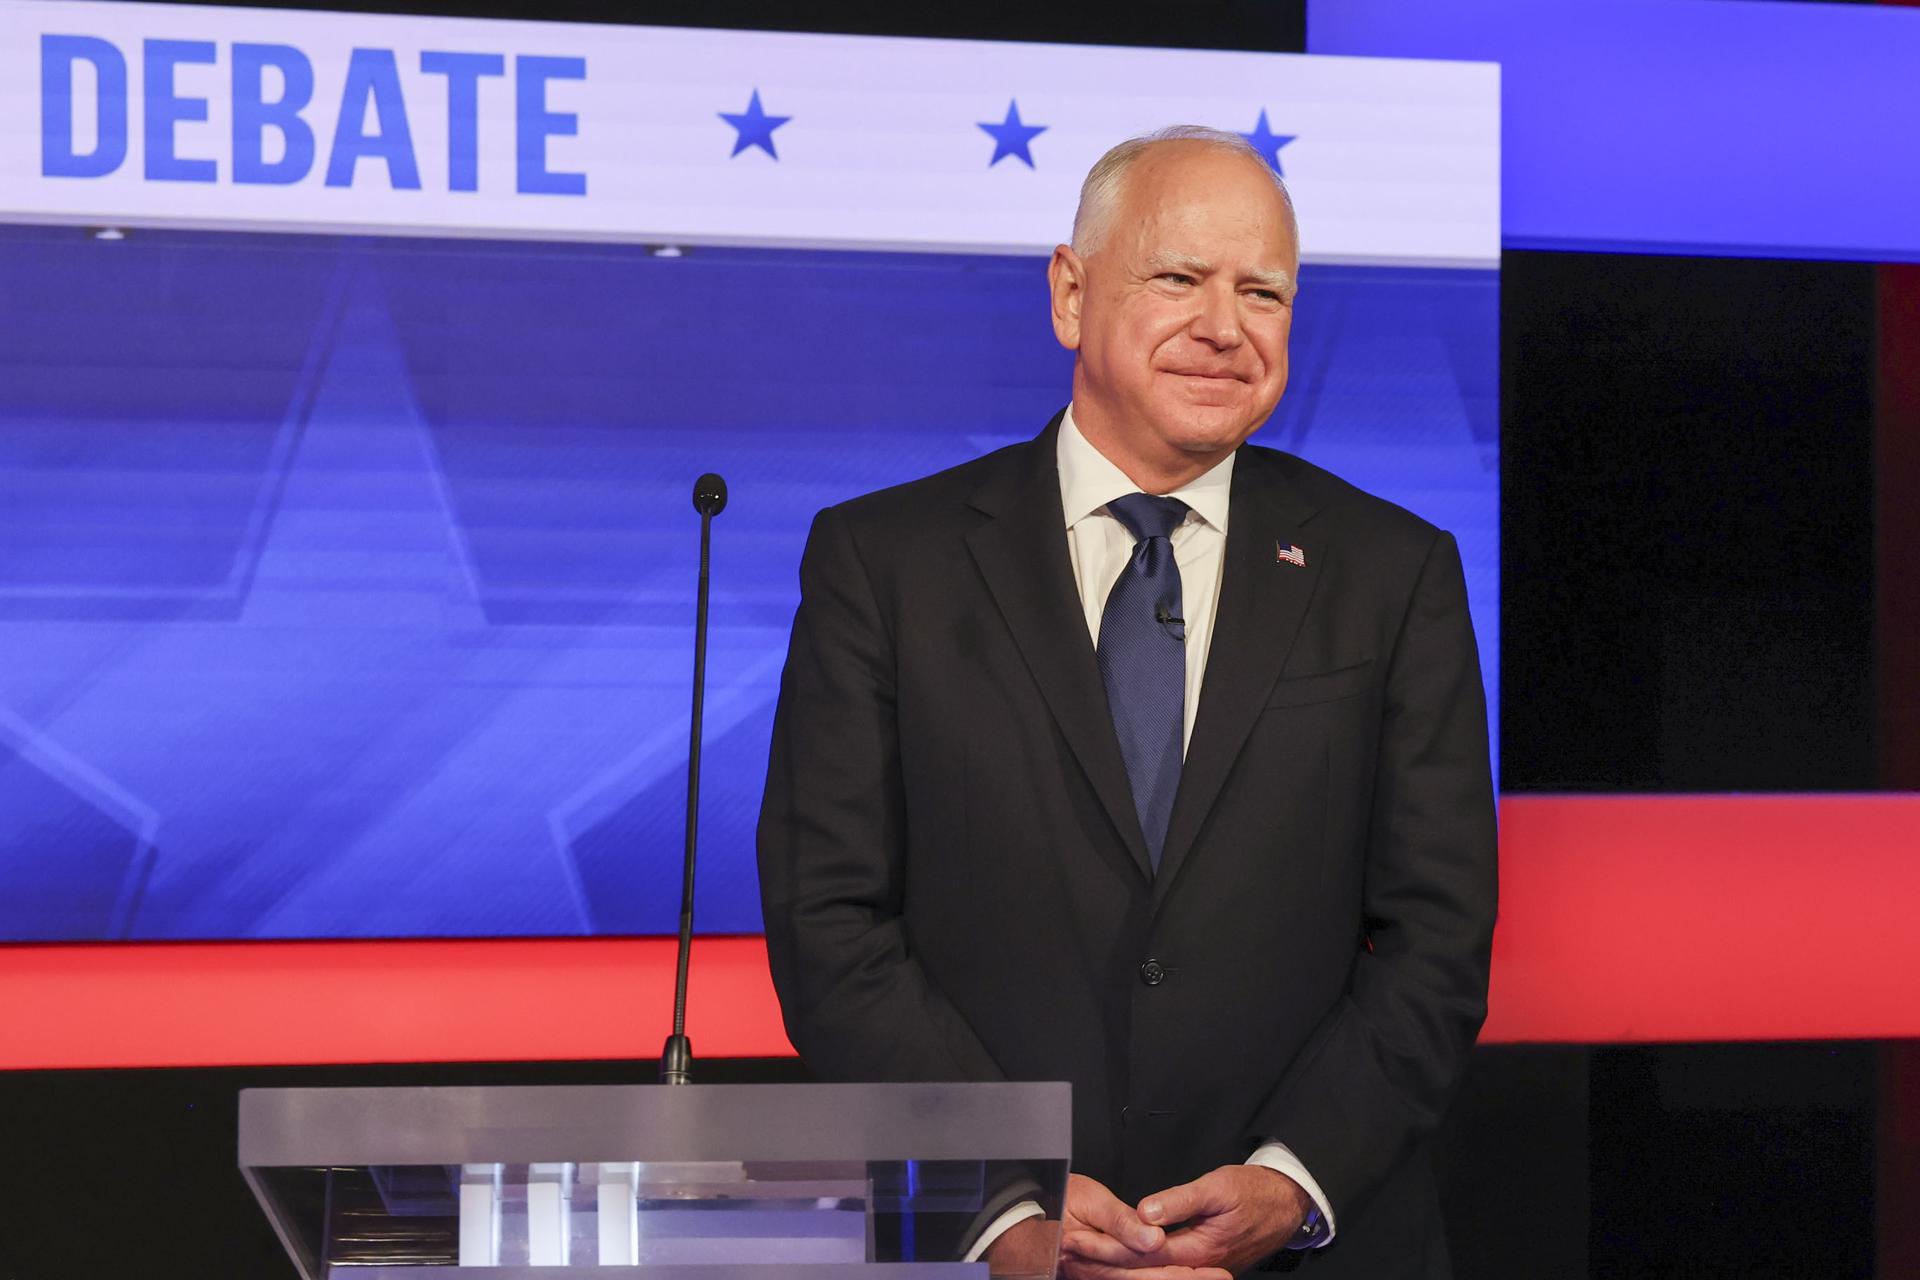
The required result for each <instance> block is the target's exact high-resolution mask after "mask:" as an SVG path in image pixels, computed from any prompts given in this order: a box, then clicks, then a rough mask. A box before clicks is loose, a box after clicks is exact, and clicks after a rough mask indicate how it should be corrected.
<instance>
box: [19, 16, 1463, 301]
mask: <svg viewBox="0 0 1920 1280" xmlns="http://www.w3.org/2000/svg"><path fill="white" fill-rule="evenodd" d="M1175 123H1192V124H1205V125H1212V126H1215V127H1218V128H1223V129H1231V130H1233V131H1235V132H1238V133H1243V134H1247V135H1249V136H1250V137H1251V138H1252V139H1253V141H1254V142H1255V144H1256V145H1258V146H1260V147H1262V148H1263V150H1264V151H1265V152H1266V153H1267V154H1268V156H1269V157H1270V158H1271V160H1272V161H1273V162H1274V163H1275V164H1277V165H1278V167H1279V168H1280V169H1281V171H1282V172H1283V173H1284V174H1285V176H1286V178H1287V181H1288V183H1289V185H1290V186H1291V187H1292V189H1293V192H1294V195H1295V200H1296V202H1297V204H1298V206H1299V210H1300V220H1301V223H1302V230H1303V241H1304V247H1305V252H1306V257H1307V258H1308V259H1309V260H1312V261H1321V262H1367V263H1420V264H1436V265H1458V266H1493V265H1496V264H1497V263H1498V260H1499V252H1500V221H1499V219H1500V189H1499V182H1500V151H1499V148H1500V134H1499V69H1498V68H1497V67H1495V66H1493V65H1490V64H1480V63H1453V62H1420V61H1409V60H1402V59H1375V58H1320V57H1309V56H1304V55H1293V54H1261V53H1228V52H1212V51H1191V50H1166V49H1114V48H1096V47H1087V46H1078V45H1043V44H1005V43H990V42H985V41H962V40H907V39H893V38H879V37H858V36H820V35H794V34H780V33H768V32H738V31H704V30H684V29H673V28H660V27H624V26H588V25H580V24H562V23H535V22H499V21H491V20H486V19H455V18H417V17H396V16H384V15H365V14H339V13H313V12H304V13H303V12H288V11H274V10H255V9H226V8H206V7H191V6H184V5H182V6H174V5H146V4H112V3H72V2H67V3H46V2H43V0H0V220H10V221H17V222H18V221H24V222H68V223H78V224H82V225H87V224H114V225H169V226H190V227H214V228H234V229H254V230H269V231H272V230H279V231H342V232H346V231H351V232H366V233H375V234H400V235H416V234H417V235H462V236H466V235H471V236H499V237H535V238H542V239H574V238H578V239H596V240H627V241H639V242H645V243H686V244H753V245H788V246H805V247H826V248H866V249H938V250H959V251H971V252H989V253H998V252H1007V253H1035V252H1039V253H1044V252H1046V251H1047V250H1049V249H1050V248H1051V247H1052V246H1053V245H1054V244H1055V243H1056V242H1058V241H1059V240H1062V239H1064V238H1065V237H1066V235H1067V231H1068V225H1069V222H1070V221H1071V218H1072V214H1073V207H1074V202H1075V199H1076V197H1077V194H1078V190H1079V183H1080V179H1081V177H1082V176H1083V175H1084V174H1085V173H1086V170H1087V168H1088V166H1090V165H1091V164H1092V163H1093V161H1094V159H1095V158H1097V157H1098V156H1099V155H1100V153H1101V152H1102V151H1104V150H1105V149H1106V148H1107V147H1109V146H1111V145H1113V144H1114V143H1115V142H1118V141H1120V140H1121V139H1123V138H1126V137H1129V136H1131V135H1134V134H1138V133H1143V132H1146V131H1148V130H1151V129H1155V128H1158V127H1160V126H1163V125H1167V124H1175Z"/></svg>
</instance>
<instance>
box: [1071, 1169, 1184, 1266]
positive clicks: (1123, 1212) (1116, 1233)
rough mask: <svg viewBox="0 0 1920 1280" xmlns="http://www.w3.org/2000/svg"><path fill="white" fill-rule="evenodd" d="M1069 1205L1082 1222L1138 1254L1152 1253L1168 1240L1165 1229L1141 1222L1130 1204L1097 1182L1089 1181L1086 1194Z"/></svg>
mask: <svg viewBox="0 0 1920 1280" xmlns="http://www.w3.org/2000/svg"><path fill="white" fill-rule="evenodd" d="M1096 1188H1097V1191H1096ZM1068 1207H1069V1208H1070V1209H1071V1210H1072V1211H1073V1213H1074V1215H1075V1216H1076V1217H1078V1218H1079V1219H1080V1220H1081V1221H1082V1222H1084V1223H1086V1224H1087V1225H1088V1226H1090V1227H1093V1228H1094V1229H1096V1230H1098V1231H1104V1232H1106V1233H1107V1234H1108V1235H1110V1236H1112V1237H1113V1238H1114V1239H1115V1240H1118V1241H1119V1242H1120V1243H1121V1244H1123V1245H1125V1246H1127V1248H1129V1249H1131V1250H1133V1251H1134V1252H1135V1253H1152V1252H1153V1251H1154V1250H1155V1249H1158V1248H1159V1247H1160V1246H1161V1245H1162V1244H1165V1243H1166V1239H1167V1233H1166V1232H1164V1231H1162V1230H1161V1229H1160V1228H1159V1227H1156V1226H1150V1225H1148V1224H1147V1223H1144V1222H1142V1221H1140V1215H1138V1214H1136V1213H1135V1212H1134V1211H1133V1207H1132V1206H1131V1205H1129V1204H1127V1203H1126V1202H1125V1201H1123V1200H1121V1199H1120V1198H1119V1197H1118V1196H1116V1195H1114V1194H1113V1192H1111V1191H1109V1190H1107V1189H1106V1188H1105V1187H1103V1186H1101V1185H1100V1184H1099V1183H1097V1182H1090V1183H1088V1184H1087V1185H1086V1187H1085V1194H1084V1195H1082V1196H1080V1197H1079V1198H1078V1199H1076V1200H1075V1201H1074V1202H1073V1203H1072V1204H1071V1205H1069V1206H1068Z"/></svg>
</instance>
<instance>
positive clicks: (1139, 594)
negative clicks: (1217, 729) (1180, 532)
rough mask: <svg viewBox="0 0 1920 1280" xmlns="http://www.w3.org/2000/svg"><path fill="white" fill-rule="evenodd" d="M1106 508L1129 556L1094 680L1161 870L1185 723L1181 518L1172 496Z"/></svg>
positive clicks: (1137, 497)
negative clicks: (1128, 540)
mask: <svg viewBox="0 0 1920 1280" xmlns="http://www.w3.org/2000/svg"><path fill="white" fill-rule="evenodd" d="M1107 510H1108V512H1110V513H1111V514H1112V515H1113V517H1114V518H1115V519H1116V520H1118V521H1119V522H1120V523H1121V524H1123V525H1125V526H1126V527H1127V532H1129V533H1131V534H1132V535H1133V536H1134V539H1135V542H1134V546H1133V556H1132V558H1130V559H1129V560H1128V561H1127V567H1126V568H1125V569H1122V570H1121V571H1120V580H1119V581H1118V582H1116V583H1114V584H1113V590H1112V591H1111V592H1109V593H1108V595H1107V606H1106V609H1105V611H1104V612H1102V613H1101V615H1100V679H1101V681H1102V682H1103V683H1104V684H1105V685H1106V686H1107V708H1108V710H1110V711H1111V712H1112V713H1113V728H1114V732H1115V733H1116V734H1118V735H1119V738H1120V757H1121V759H1123V760H1125V761H1126V763H1127V780H1128V781H1129V782H1130V783H1132V785H1133V807H1134V811H1135V812H1136V813H1138V814H1139V815H1140V833H1141V834H1142V835H1144V836H1145V837H1146V838H1147V855H1148V857H1149V858H1150V859H1151V860H1152V863H1153V869H1154V870H1155V871H1156V872H1157V871H1159V870H1160V850H1161V847H1162V846H1163V845H1165V844H1166V842H1167V822H1168V820H1169V819H1171V818H1172V817H1173V793H1174V792H1175V791H1176V790H1178V789H1179V786H1180V761H1181V745H1180V739H1181V734H1182V731H1183V730H1184V729H1185V727H1186V724H1185V721H1186V708H1187V646H1186V633H1187V628H1186V623H1185V622H1184V621H1182V618H1183V615H1182V613H1181V611H1180V610H1181V604H1180V566H1179V565H1177V564H1175V563H1174V560H1173V542H1172V541H1171V537H1172V534H1173V531H1174V529H1175V528H1176V527H1178V525H1179V524H1180V522H1181V521H1182V520H1184V519H1186V517H1187V504H1186V503H1184V502H1182V501H1180V500H1179V499H1178V498H1156V497H1154V496H1153V495H1152V494H1149V493H1130V494H1128V495H1127V496H1126V497H1124V498H1115V499H1114V500H1113V501H1112V502H1109V503H1108V504H1107Z"/></svg>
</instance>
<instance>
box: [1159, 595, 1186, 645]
mask: <svg viewBox="0 0 1920 1280" xmlns="http://www.w3.org/2000/svg"><path fill="white" fill-rule="evenodd" d="M1153 620H1154V621H1155V622H1157V623H1159V624H1160V625H1161V626H1163V627H1166V628H1167V629H1168V630H1170V631H1171V630H1172V629H1173V628H1174V627H1178V628H1179V630H1178V631H1173V638H1174V639H1175V640H1185V639H1186V638H1187V620H1186V619H1185V618H1180V617H1176V616H1175V615H1174V612H1173V609H1172V607H1171V606H1169V605H1168V604H1167V602H1166V601H1165V600H1162V601H1159V602H1158V603H1156V604H1155V605H1154V606H1153Z"/></svg>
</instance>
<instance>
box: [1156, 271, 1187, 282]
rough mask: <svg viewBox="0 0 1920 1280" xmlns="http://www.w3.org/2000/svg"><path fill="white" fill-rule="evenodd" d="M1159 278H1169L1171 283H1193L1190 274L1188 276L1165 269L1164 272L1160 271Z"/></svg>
mask: <svg viewBox="0 0 1920 1280" xmlns="http://www.w3.org/2000/svg"><path fill="white" fill-rule="evenodd" d="M1160 278H1161V279H1162V280H1171V281H1173V283H1175V284H1192V283H1193V277H1192V276H1189V275H1182V274H1181V273H1180V272H1178V271H1165V272H1162V273H1161V275H1160Z"/></svg>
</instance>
